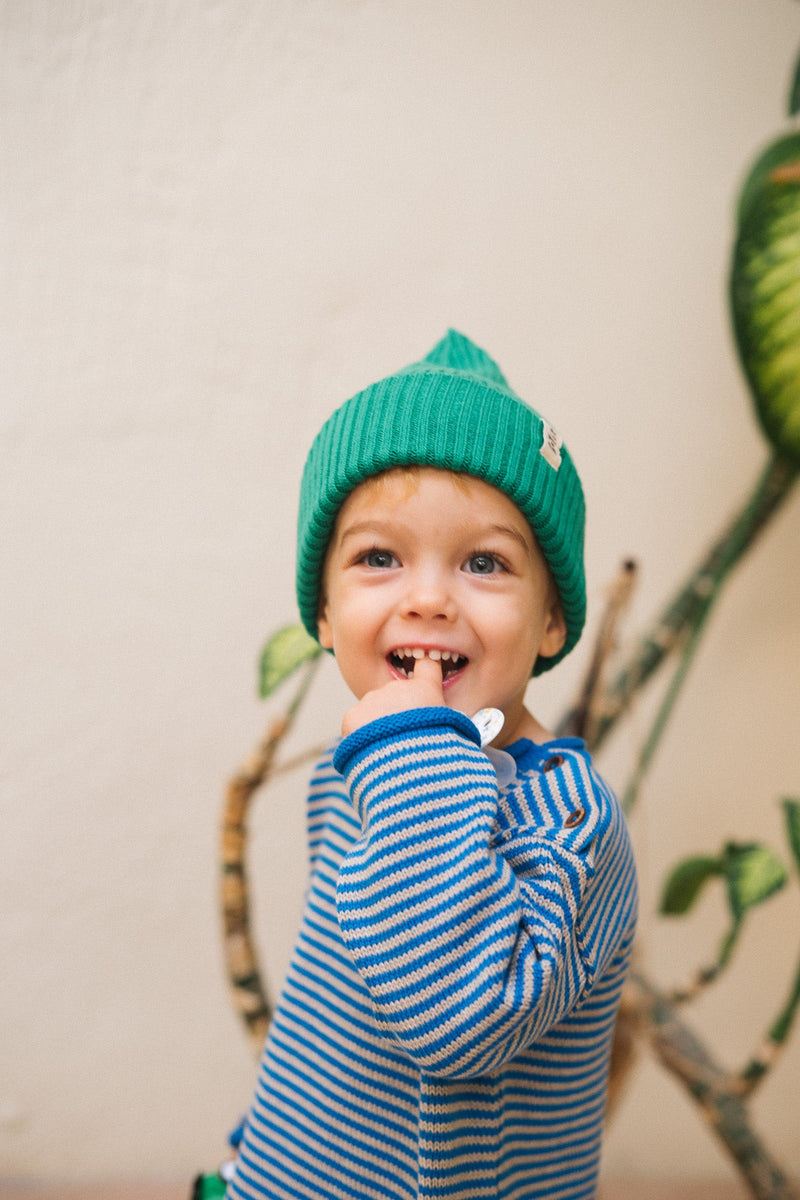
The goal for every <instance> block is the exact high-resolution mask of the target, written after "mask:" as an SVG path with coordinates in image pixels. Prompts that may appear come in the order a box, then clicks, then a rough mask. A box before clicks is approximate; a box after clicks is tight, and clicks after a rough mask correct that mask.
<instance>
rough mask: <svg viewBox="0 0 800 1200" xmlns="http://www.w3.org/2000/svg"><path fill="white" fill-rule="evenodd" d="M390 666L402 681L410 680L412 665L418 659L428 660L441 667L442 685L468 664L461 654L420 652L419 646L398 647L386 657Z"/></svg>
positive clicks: (412, 670) (433, 651)
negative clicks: (438, 663)
mask: <svg viewBox="0 0 800 1200" xmlns="http://www.w3.org/2000/svg"><path fill="white" fill-rule="evenodd" d="M387 658H388V660H389V664H390V666H392V667H393V668H394V669H395V671H397V673H398V675H402V676H403V678H404V679H410V678H411V677H412V675H413V674H414V664H415V662H417V661H418V659H420V658H430V659H433V661H434V662H440V663H441V665H442V683H444V682H445V681H446V680H447V679H448V678H449V677H450V676H451V675H455V674H456V672H457V671H462V670H463V669H464V667H465V666H466V665H467V663H468V662H469V659H468V658H466V657H465V656H464V655H463V654H459V653H458V651H456V650H422V649H421V648H420V647H419V646H399V647H398V648H397V649H396V650H391V651H390V652H389V654H388V655H387Z"/></svg>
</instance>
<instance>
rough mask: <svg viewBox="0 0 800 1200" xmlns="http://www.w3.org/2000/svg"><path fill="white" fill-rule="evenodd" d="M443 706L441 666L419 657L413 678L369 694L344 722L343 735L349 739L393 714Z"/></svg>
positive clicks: (350, 712) (395, 680)
mask: <svg viewBox="0 0 800 1200" xmlns="http://www.w3.org/2000/svg"><path fill="white" fill-rule="evenodd" d="M440 704H444V692H443V691H442V665H441V663H438V662H434V660H433V659H432V658H419V659H417V660H416V662H415V663H414V674H413V675H412V676H411V678H410V679H392V680H391V682H389V683H386V684H384V686H383V687H379V688H376V689H375V690H374V691H373V692H367V694H366V695H365V696H362V697H361V699H360V700H359V702H358V704H354V705H353V707H352V708H351V709H348V711H347V712H346V713H345V714H344V718H343V720H342V736H343V737H347V735H348V734H349V733H353V732H355V730H356V729H360V728H361V726H362V725H366V724H367V723H368V722H369V721H376V720H377V719H378V718H379V717H388V716H389V715H390V714H391V713H397V712H407V711H408V709H411V708H428V707H429V706H430V705H434V706H435V705H440Z"/></svg>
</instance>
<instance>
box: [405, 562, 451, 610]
mask: <svg viewBox="0 0 800 1200" xmlns="http://www.w3.org/2000/svg"><path fill="white" fill-rule="evenodd" d="M408 583H409V586H408V589H407V591H406V595H405V610H406V615H407V616H409V617H421V618H423V619H424V620H426V621H432V620H444V621H452V620H453V619H454V618H455V615H456V604H455V598H454V596H453V592H452V589H451V588H450V587H449V586H448V582H447V579H446V578H445V576H444V575H443V574H441V573H439V572H433V571H425V572H422V571H420V572H415V573H414V574H413V576H412V577H411V578H410V579H409V581H408Z"/></svg>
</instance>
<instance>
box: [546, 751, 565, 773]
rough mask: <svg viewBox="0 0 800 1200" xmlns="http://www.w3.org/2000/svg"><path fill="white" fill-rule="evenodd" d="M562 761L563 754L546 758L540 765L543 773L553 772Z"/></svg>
mask: <svg viewBox="0 0 800 1200" xmlns="http://www.w3.org/2000/svg"><path fill="white" fill-rule="evenodd" d="M563 761H564V755H563V754H554V755H552V757H551V758H546V759H545V761H544V762H543V763H542V770H543V771H554V770H555V769H556V767H560V766H561V764H562V763H563Z"/></svg>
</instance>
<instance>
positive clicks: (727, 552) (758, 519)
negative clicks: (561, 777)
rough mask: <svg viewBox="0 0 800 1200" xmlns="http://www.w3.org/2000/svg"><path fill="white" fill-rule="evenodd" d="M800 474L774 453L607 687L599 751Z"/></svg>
mask: <svg viewBox="0 0 800 1200" xmlns="http://www.w3.org/2000/svg"><path fill="white" fill-rule="evenodd" d="M797 475H798V468H797V467H796V466H795V465H794V464H793V463H792V462H790V461H789V460H788V459H786V458H784V457H782V456H781V455H779V454H775V455H773V456H772V457H771V458H770V460H769V462H768V463H767V466H766V469H765V470H764V471H763V473H762V474H761V476H760V478H759V479H758V481H757V483H756V485H755V487H754V489H753V491H752V492H751V493H750V495H749V496H748V498H747V500H746V502H745V504H744V506H743V507H742V509H741V510H740V511H739V512H738V513H737V514H736V516H735V517H734V519H733V520H732V521H731V522H730V523H729V524H728V526H727V527H726V528H725V530H724V531H723V533H722V535H721V536H720V537H719V538H718V539H717V540H716V541H715V542H714V543H713V544H712V546H711V549H710V550H709V551H708V553H707V554H706V555H705V557H704V558H703V559H702V560H701V562H700V563H699V565H698V566H697V567H696V568H695V569H694V570H693V571H692V572H691V574H690V575H689V577H688V579H687V580H686V582H685V583H684V585H683V586H682V587H681V588H680V589H679V591H678V592H677V593H676V594H675V595H674V596H673V598H672V600H670V602H669V603H668V604H667V605H666V607H665V608H664V610H663V612H662V613H661V615H660V616H659V617H658V618H657V620H656V621H655V623H654V624H653V626H652V628H651V629H650V631H649V632H648V633H646V634H645V635H644V637H642V638H641V640H640V641H639V643H638V645H637V646H636V647H635V649H634V651H633V653H632V654H631V656H630V658H629V660H628V662H627V663H626V664H625V666H623V668H622V670H621V671H619V673H618V674H617V676H616V678H615V679H614V680H613V681H612V682H611V684H609V686H608V687H607V688H606V690H605V694H604V698H603V702H602V705H601V708H600V712H599V713H598V715H597V721H596V724H595V728H594V730H593V736H592V739H591V746H590V748H591V749H595V750H596V749H597V748H598V747H599V746H600V745H601V743H602V742H603V741H604V739H605V738H606V737H607V736H608V734H609V733H610V732H611V730H612V729H613V727H614V726H615V725H616V723H617V721H618V720H619V718H620V717H621V716H622V715H623V714H624V713H625V712H626V711H627V709H628V708H629V706H630V704H631V702H632V700H633V698H634V696H635V695H636V693H637V692H638V690H639V689H640V688H641V687H642V686H643V684H645V683H646V682H647V681H648V679H649V678H650V677H651V676H652V675H653V673H654V672H655V671H656V670H657V669H658V667H660V666H661V664H662V663H663V662H664V660H665V659H666V658H667V656H668V655H670V654H671V653H672V652H673V651H674V650H675V649H676V647H677V646H678V645H679V644H680V641H681V639H682V638H684V637H686V636H687V634H690V633H691V631H692V630H693V629H695V628H696V627H698V626H699V625H701V624H702V623H703V621H704V620H705V619H706V617H707V616H708V613H709V612H710V610H711V607H712V605H713V604H714V602H715V601H716V599H717V598H718V596H719V593H720V590H721V585H722V583H723V582H724V580H725V579H726V578H727V575H728V573H729V572H730V570H731V569H732V568H733V567H734V566H735V565H736V563H737V562H738V561H739V559H740V558H741V557H742V556H743V554H744V553H745V552H746V551H747V550H748V549H749V548H750V546H751V545H752V544H753V542H754V541H755V539H756V537H757V536H758V534H759V533H760V532H761V530H762V529H763V528H764V527H765V526H766V524H767V523H768V522H769V520H770V519H771V518H772V517H773V516H774V514H775V513H776V512H777V511H778V509H779V508H780V505H781V503H782V502H783V501H784V500H785V499H786V497H787V496H788V494H789V492H790V491H791V488H792V485H793V484H794V482H795V480H796V479H797ZM574 712H575V710H574V708H573V709H571V710H570V711H569V712H568V713H567V714H566V716H565V717H564V718H563V719H562V721H561V722H560V723H559V725H558V731H559V733H564V732H568V731H570V730H571V728H572V722H573V719H574Z"/></svg>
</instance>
